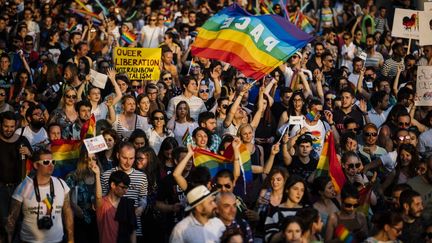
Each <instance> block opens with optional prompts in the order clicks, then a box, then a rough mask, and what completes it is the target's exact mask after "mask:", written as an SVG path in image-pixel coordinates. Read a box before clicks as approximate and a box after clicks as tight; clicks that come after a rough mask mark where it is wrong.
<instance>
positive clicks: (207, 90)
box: [199, 89, 210, 94]
mask: <svg viewBox="0 0 432 243" xmlns="http://www.w3.org/2000/svg"><path fill="white" fill-rule="evenodd" d="M199 92H200V93H201V94H203V93H208V92H210V90H209V89H200V91H199Z"/></svg>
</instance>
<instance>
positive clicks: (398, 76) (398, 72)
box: [392, 65, 402, 96]
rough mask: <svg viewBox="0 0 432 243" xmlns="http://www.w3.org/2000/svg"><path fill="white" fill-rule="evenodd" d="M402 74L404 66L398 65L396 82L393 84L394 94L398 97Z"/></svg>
mask: <svg viewBox="0 0 432 243" xmlns="http://www.w3.org/2000/svg"><path fill="white" fill-rule="evenodd" d="M401 73H402V65H398V66H397V72H396V77H395V80H394V82H393V89H392V91H393V94H394V95H395V96H397V94H398V92H399V78H400V75H401Z"/></svg>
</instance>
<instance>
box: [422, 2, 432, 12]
mask: <svg viewBox="0 0 432 243" xmlns="http://www.w3.org/2000/svg"><path fill="white" fill-rule="evenodd" d="M424 11H425V12H432V2H424Z"/></svg>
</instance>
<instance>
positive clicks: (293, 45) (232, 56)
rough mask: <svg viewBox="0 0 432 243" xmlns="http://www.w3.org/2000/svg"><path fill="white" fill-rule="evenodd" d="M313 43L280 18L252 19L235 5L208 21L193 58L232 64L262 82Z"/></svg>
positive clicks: (251, 16)
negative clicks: (297, 52)
mask: <svg viewBox="0 0 432 243" xmlns="http://www.w3.org/2000/svg"><path fill="white" fill-rule="evenodd" d="M312 39H313V37H312V36H310V35H308V34H307V33H305V32H303V31H301V30H300V29H298V28H297V27H296V26H295V25H293V24H291V23H290V22H289V21H288V20H287V19H285V18H282V17H280V16H278V15H261V16H253V15H251V14H250V13H248V12H246V11H245V10H244V9H242V8H241V7H240V6H239V5H237V4H233V5H231V6H229V7H227V8H224V9H223V10H221V11H219V12H218V13H217V14H216V15H214V16H213V17H211V18H210V19H209V20H207V21H206V22H205V23H204V25H203V26H202V27H201V28H200V29H199V31H198V36H197V38H196V40H195V41H194V43H193V44H192V54H193V55H195V56H199V57H204V58H210V59H217V60H221V61H224V62H228V63H230V64H231V65H232V66H234V67H235V68H237V69H238V70H240V71H241V72H242V73H243V74H244V75H246V76H247V77H251V78H254V79H260V78H262V77H264V76H265V75H267V74H268V73H270V72H271V71H273V69H275V68H276V67H278V66H279V65H280V64H282V63H283V62H284V61H286V60H287V59H288V58H289V57H290V56H291V55H293V54H294V53H295V52H296V51H297V50H298V49H300V48H302V47H304V46H305V45H306V44H307V43H308V42H310V41H311V40H312Z"/></svg>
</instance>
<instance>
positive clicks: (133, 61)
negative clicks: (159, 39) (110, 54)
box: [114, 47, 162, 80]
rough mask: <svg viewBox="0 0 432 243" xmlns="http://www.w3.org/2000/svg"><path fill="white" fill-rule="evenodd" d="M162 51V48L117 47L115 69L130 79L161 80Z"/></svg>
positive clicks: (115, 50)
mask: <svg viewBox="0 0 432 243" xmlns="http://www.w3.org/2000/svg"><path fill="white" fill-rule="evenodd" d="M161 53H162V51H161V48H132V47H116V48H115V49H114V65H115V69H116V71H117V73H127V75H128V77H129V79H130V80H159V74H160V68H159V66H160V64H161Z"/></svg>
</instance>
